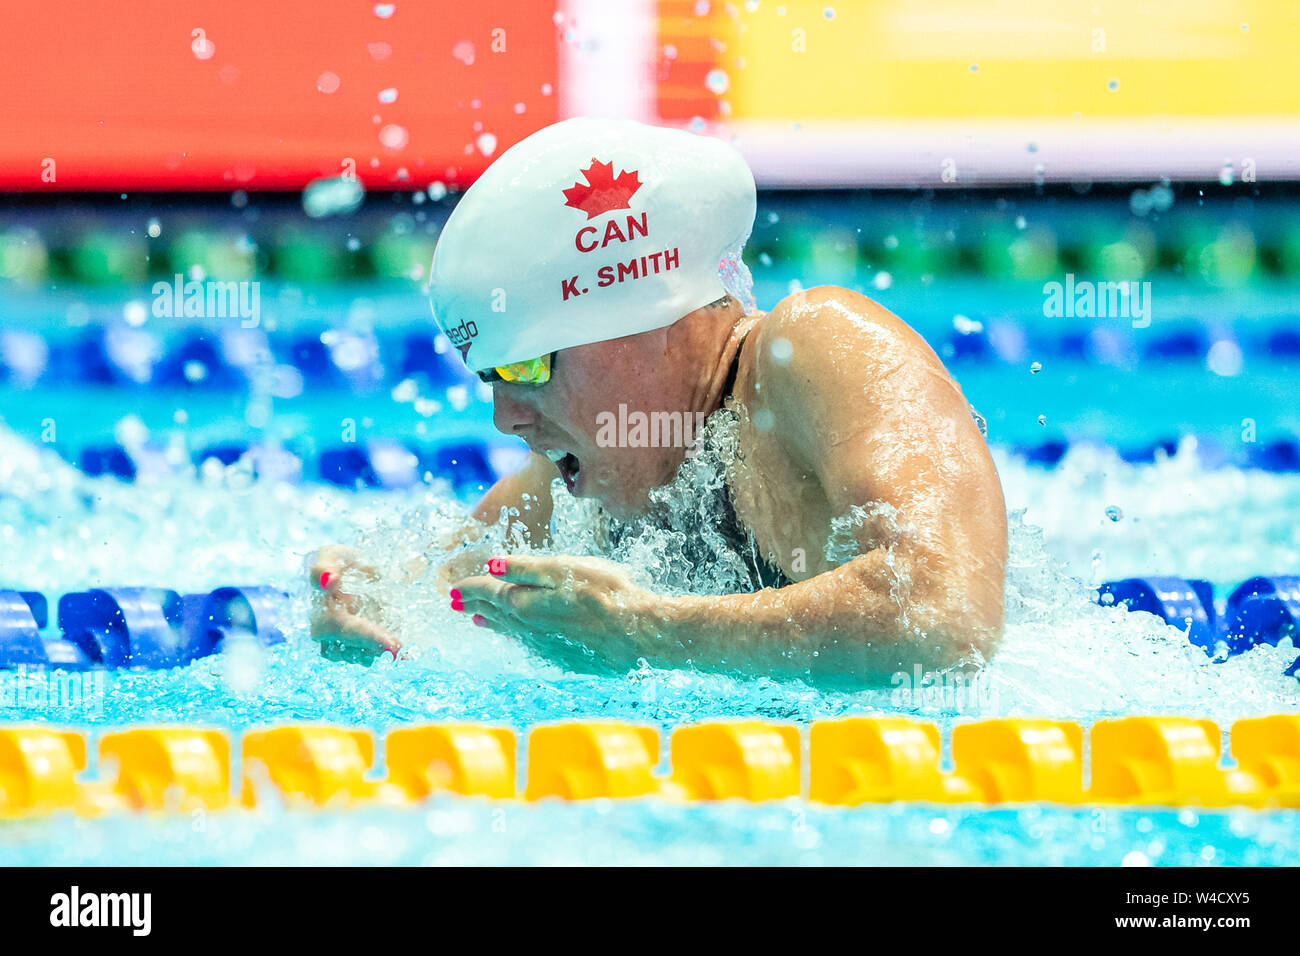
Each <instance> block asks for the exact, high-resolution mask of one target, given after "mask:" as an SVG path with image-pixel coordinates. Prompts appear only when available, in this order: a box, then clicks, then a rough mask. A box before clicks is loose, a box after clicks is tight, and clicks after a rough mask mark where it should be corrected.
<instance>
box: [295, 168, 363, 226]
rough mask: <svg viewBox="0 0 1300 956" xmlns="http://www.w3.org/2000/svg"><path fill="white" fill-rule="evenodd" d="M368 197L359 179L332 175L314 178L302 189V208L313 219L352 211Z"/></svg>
mask: <svg viewBox="0 0 1300 956" xmlns="http://www.w3.org/2000/svg"><path fill="white" fill-rule="evenodd" d="M365 198H366V190H365V187H363V186H362V185H361V181H360V180H359V179H355V178H353V177H349V176H330V177H326V178H324V179H313V180H312V181H311V182H309V183H308V184H307V186H306V188H304V189H303V191H302V208H303V212H305V213H306V214H307V215H308V216H310V217H311V218H312V219H320V218H321V217H323V216H334V215H339V214H346V213H350V212H352V211H353V210H355V209H356V208H357V207H358V206H360V205H361V203H362V201H363V200H364V199H365Z"/></svg>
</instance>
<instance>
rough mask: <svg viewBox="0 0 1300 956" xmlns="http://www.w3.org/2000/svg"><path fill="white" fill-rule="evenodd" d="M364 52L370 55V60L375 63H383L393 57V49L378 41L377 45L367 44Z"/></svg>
mask: <svg viewBox="0 0 1300 956" xmlns="http://www.w3.org/2000/svg"><path fill="white" fill-rule="evenodd" d="M366 52H367V53H369V54H370V58H371V59H372V60H374V61H375V62H376V63H383V62H384V61H385V60H387V59H388V58H389V57H390V56H392V55H393V48H392V46H391V45H390V44H387V43H384V42H382V41H380V42H377V43H367V44H366Z"/></svg>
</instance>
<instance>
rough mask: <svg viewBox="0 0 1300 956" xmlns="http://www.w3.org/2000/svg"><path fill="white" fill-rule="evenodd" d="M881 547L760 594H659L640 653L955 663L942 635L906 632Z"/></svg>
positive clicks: (800, 662) (809, 663)
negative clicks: (651, 625) (928, 636)
mask: <svg viewBox="0 0 1300 956" xmlns="http://www.w3.org/2000/svg"><path fill="white" fill-rule="evenodd" d="M890 583H891V572H890V570H889V568H887V567H886V565H885V555H884V552H882V551H879V550H877V551H873V552H871V553H869V554H865V555H862V556H860V557H857V558H854V559H853V560H852V561H849V562H847V563H845V564H843V565H841V566H840V567H838V568H835V569H833V570H830V571H826V572H823V573H822V574H819V575H817V576H815V577H812V578H809V579H808V580H807V581H801V582H798V583H796V584H790V585H787V586H786V587H784V588H780V589H772V588H768V589H765V590H763V591H759V592H757V593H756V594H724V595H718V596H702V595H682V596H680V597H666V598H665V597H661V598H658V600H657V601H656V607H655V610H654V611H653V614H652V619H653V620H654V622H655V630H654V633H653V634H652V635H651V636H650V637H648V638H644V639H643V643H642V645H641V653H642V654H643V656H645V657H646V659H647V660H650V661H651V662H653V663H656V664H660V665H666V666H682V665H684V664H686V663H687V662H688V661H689V662H694V663H696V664H698V665H702V666H706V667H707V666H718V665H721V666H727V667H735V668H737V669H742V670H752V669H753V668H755V667H761V668H763V669H765V670H766V671H768V673H770V674H772V675H773V676H795V677H797V676H800V675H802V674H804V673H806V672H812V673H813V674H817V673H827V674H836V675H843V676H857V677H871V676H886V675H889V674H891V673H896V672H899V671H905V672H907V673H911V672H912V668H913V667H914V666H915V665H916V664H920V665H921V666H922V668H924V669H927V670H928V669H932V668H936V667H940V666H944V665H946V664H950V663H952V653H951V649H950V648H949V647H947V646H944V645H945V644H946V642H945V641H944V640H942V639H934V638H931V639H927V640H922V639H920V638H914V639H911V640H908V639H906V638H905V637H904V634H903V627H902V622H901V621H900V616H899V610H898V606H897V604H896V603H895V602H894V601H893V600H892V599H891V597H890Z"/></svg>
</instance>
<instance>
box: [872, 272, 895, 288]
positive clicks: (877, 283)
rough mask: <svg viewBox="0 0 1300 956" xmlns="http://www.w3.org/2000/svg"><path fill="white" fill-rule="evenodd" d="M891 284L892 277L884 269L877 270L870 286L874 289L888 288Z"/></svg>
mask: <svg viewBox="0 0 1300 956" xmlns="http://www.w3.org/2000/svg"><path fill="white" fill-rule="evenodd" d="M893 284H894V277H893V276H891V275H890V274H889V273H888V272H884V271H881V272H877V273H876V274H875V276H874V277H873V278H872V280H871V285H872V287H874V288H876V289H882V290H883V289H888V288H889V287H890V286H891V285H893Z"/></svg>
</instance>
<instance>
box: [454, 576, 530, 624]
mask: <svg viewBox="0 0 1300 956" xmlns="http://www.w3.org/2000/svg"><path fill="white" fill-rule="evenodd" d="M554 595H555V591H554V590H553V589H550V588H541V587H533V586H532V585H528V584H512V583H510V582H508V581H502V580H500V579H499V578H491V577H486V576H483V575H480V576H478V577H473V578H465V579H464V580H463V581H460V582H458V583H457V585H456V587H454V588H452V589H451V608H452V610H453V611H468V612H470V613H471V614H474V613H478V614H483V615H485V616H488V617H493V616H502V615H507V616H510V617H513V618H518V619H521V621H522V620H527V619H528V618H530V617H532V616H534V615H536V614H537V613H539V612H542V611H544V610H545V609H546V608H547V607H548V606H549V599H550V598H551V597H553V596H554Z"/></svg>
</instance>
